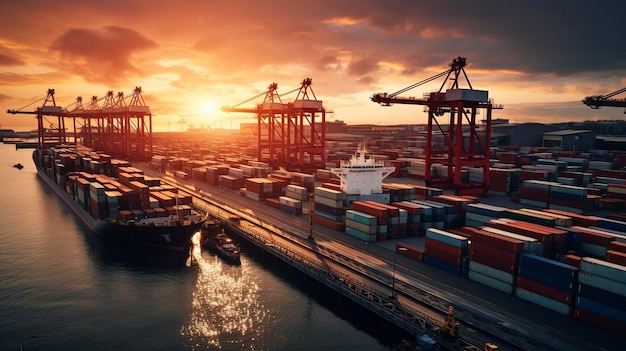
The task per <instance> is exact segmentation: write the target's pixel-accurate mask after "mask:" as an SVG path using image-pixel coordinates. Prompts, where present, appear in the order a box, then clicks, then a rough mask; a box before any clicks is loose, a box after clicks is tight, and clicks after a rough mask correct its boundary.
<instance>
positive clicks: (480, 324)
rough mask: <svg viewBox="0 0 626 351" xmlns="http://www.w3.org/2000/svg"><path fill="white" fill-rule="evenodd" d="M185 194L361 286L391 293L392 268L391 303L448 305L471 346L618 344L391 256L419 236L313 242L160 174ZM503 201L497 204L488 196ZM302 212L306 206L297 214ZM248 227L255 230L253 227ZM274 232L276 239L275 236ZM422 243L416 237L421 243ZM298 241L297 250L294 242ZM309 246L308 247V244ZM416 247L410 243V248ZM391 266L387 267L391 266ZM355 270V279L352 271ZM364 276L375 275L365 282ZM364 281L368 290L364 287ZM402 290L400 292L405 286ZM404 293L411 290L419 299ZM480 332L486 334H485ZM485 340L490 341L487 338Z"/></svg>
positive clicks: (324, 235) (304, 219) (238, 199)
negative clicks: (394, 298)
mask: <svg viewBox="0 0 626 351" xmlns="http://www.w3.org/2000/svg"><path fill="white" fill-rule="evenodd" d="M136 167H138V168H141V169H143V170H144V171H145V173H146V175H148V176H154V177H163V173H161V172H159V171H157V170H154V169H150V168H148V167H147V165H145V164H139V165H136ZM168 180H169V181H172V182H176V183H178V184H179V186H180V187H181V188H185V190H186V191H188V192H190V193H192V194H194V195H196V196H201V197H203V198H206V199H210V200H211V201H213V202H215V203H218V204H222V205H223V206H225V207H230V208H233V209H235V210H237V211H239V212H241V213H245V214H247V215H249V216H251V217H252V218H255V219H256V220H257V221H258V222H260V223H258V224H260V225H261V226H262V227H264V228H266V229H265V230H264V234H263V235H267V238H268V240H274V241H276V242H278V243H280V244H281V245H288V246H289V247H290V248H292V249H294V250H297V252H298V253H299V254H301V255H303V256H304V257H307V258H309V259H312V260H318V261H319V263H320V264H324V265H328V266H329V267H330V268H331V269H332V270H333V271H337V272H341V273H345V274H350V275H351V276H353V277H355V278H356V279H360V281H362V282H363V283H364V284H368V286H374V287H377V288H378V289H380V290H381V291H383V290H385V289H387V291H389V293H391V290H390V286H391V276H392V274H393V271H394V266H395V286H396V287H397V290H398V291H400V292H401V293H400V294H399V295H398V302H399V303H401V304H406V305H409V306H411V307H412V308H413V307H414V308H415V309H417V310H419V311H420V312H422V313H424V314H425V315H428V316H432V318H434V319H436V320H439V321H443V318H444V317H443V316H444V315H445V312H444V311H443V310H444V309H447V307H448V306H449V305H452V306H454V307H455V312H456V316H457V319H458V320H459V321H460V322H461V325H460V332H461V334H463V335H467V336H469V337H470V338H472V339H474V340H476V341H481V342H485V341H491V342H495V343H496V344H497V343H498V342H500V346H501V347H500V349H501V350H504V349H509V348H508V347H505V345H504V344H502V341H501V340H497V339H496V340H494V337H498V338H499V339H504V340H506V341H509V342H513V343H516V344H518V345H524V346H523V348H524V349H536V350H549V349H553V350H611V349H617V348H616V347H617V345H623V344H624V342H625V341H626V340H624V339H622V338H619V337H618V336H616V335H614V334H610V333H608V332H605V331H603V330H600V329H596V328H594V327H592V326H590V325H587V324H583V323H580V322H578V321H576V320H574V319H572V318H571V317H567V316H563V315H560V314H558V313H555V312H552V311H549V310H546V309H544V308H542V307H539V306H536V305H534V304H531V303H529V302H526V301H523V300H520V299H517V298H516V297H515V296H512V295H507V294H503V293H500V292H498V291H495V290H493V289H490V288H488V287H486V286H483V285H481V284H478V283H475V282H472V281H470V280H469V279H464V278H461V277H459V276H456V275H453V274H450V273H447V272H443V271H441V270H438V269H436V268H434V267H431V266H428V265H426V264H422V263H419V262H416V261H414V260H412V259H410V258H408V257H404V256H402V255H400V254H398V255H396V254H394V247H395V243H396V242H405V243H411V241H415V240H420V238H403V239H398V240H388V241H381V242H377V243H366V242H363V241H361V240H359V239H356V238H353V237H350V236H348V235H346V234H345V233H343V232H337V231H334V230H331V229H328V228H324V227H320V226H318V225H314V232H313V235H314V238H315V240H314V242H313V241H311V240H308V239H307V237H308V233H309V229H308V226H309V219H308V215H307V214H304V215H291V214H288V213H285V212H283V211H280V210H278V209H275V208H272V207H270V206H267V205H264V204H263V203H259V202H255V201H254V200H251V199H248V198H246V197H245V196H241V195H240V193H239V191H238V190H229V189H222V188H220V187H217V186H211V185H208V184H205V183H202V182H198V181H194V180H182V179H179V178H171V177H168ZM490 200H491V201H503V199H493V198H491V199H490ZM304 210H305V212H306V208H305V209H304ZM255 227H257V229H256V230H260V229H259V228H258V226H256V225H255ZM277 233H278V234H277ZM422 240H423V239H422ZM294 243H298V245H294ZM312 244H314V245H312ZM416 246H418V245H416ZM322 250H324V251H332V252H338V253H341V254H342V255H344V256H346V257H348V258H350V261H351V264H352V265H354V262H359V263H360V265H361V269H363V268H362V267H368V268H367V269H368V270H369V272H359V271H358V270H357V269H356V268H355V267H353V266H350V265H346V264H345V263H341V262H340V260H339V259H328V256H327V254H328V252H321V251H322ZM394 261H395V265H394ZM355 272H357V273H359V274H355ZM372 276H378V278H377V279H373V278H372ZM370 284H371V285H370ZM407 287H408V288H407ZM407 289H409V290H411V289H417V290H419V291H418V295H419V294H421V296H420V299H421V300H423V299H427V300H428V301H426V302H424V301H421V303H420V302H418V301H416V298H414V297H413V298H412V297H411V296H414V295H415V294H414V293H413V292H412V291H409V293H408V294H409V295H406V294H404V291H407ZM481 330H482V331H488V332H489V333H491V334H492V335H494V337H491V338H490V337H487V336H485V334H484V333H483V332H481ZM490 339H491V340H490Z"/></svg>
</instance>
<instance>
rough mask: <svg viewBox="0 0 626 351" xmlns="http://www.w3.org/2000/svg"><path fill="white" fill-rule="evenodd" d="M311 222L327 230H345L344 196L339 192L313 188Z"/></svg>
mask: <svg viewBox="0 0 626 351" xmlns="http://www.w3.org/2000/svg"><path fill="white" fill-rule="evenodd" d="M314 191H315V197H314V200H313V201H314V204H313V206H314V209H313V221H314V222H315V223H317V224H320V225H323V226H325V227H327V228H331V229H335V230H338V231H342V232H343V231H344V230H345V225H344V221H345V214H346V209H345V207H344V201H345V199H346V194H345V193H344V192H342V191H339V190H333V189H328V188H324V187H315V189H314Z"/></svg>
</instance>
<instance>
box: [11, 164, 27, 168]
mask: <svg viewBox="0 0 626 351" xmlns="http://www.w3.org/2000/svg"><path fill="white" fill-rule="evenodd" d="M13 167H15V168H17V169H22V168H24V165H22V164H21V163H16V164H14V165H13Z"/></svg>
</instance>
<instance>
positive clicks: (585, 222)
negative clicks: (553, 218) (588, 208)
mask: <svg viewBox="0 0 626 351" xmlns="http://www.w3.org/2000/svg"><path fill="white" fill-rule="evenodd" d="M544 211H545V212H549V213H554V214H560V215H564V216H568V217H571V218H572V224H574V225H576V226H582V227H597V226H598V222H599V220H598V218H595V217H591V216H585V215H581V214H578V213H574V212H569V211H563V210H555V209H547V210H544Z"/></svg>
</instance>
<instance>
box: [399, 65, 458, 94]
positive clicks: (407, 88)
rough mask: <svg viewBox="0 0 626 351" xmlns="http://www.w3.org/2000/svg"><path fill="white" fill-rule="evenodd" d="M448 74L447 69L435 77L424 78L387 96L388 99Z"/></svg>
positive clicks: (450, 70)
mask: <svg viewBox="0 0 626 351" xmlns="http://www.w3.org/2000/svg"><path fill="white" fill-rule="evenodd" d="M450 72H452V69H449V70H447V71H444V72H441V73H439V74H437V75H434V76H432V77H430V78H426V79H424V80H422V81H420V82H417V83H415V84H413V85H410V86H408V87H406V88H404V89H400V90H398V91H396V92H395V93H391V94H389V95H388V97H395V96H397V95H399V94H402V93H405V92H407V91H409V90H411V89H413V88H416V87H418V86H420V85H422V84H426V83H428V82H430V81H433V80H435V79H437V78H440V77H443V76H445V75H447V74H449V73H450Z"/></svg>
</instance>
